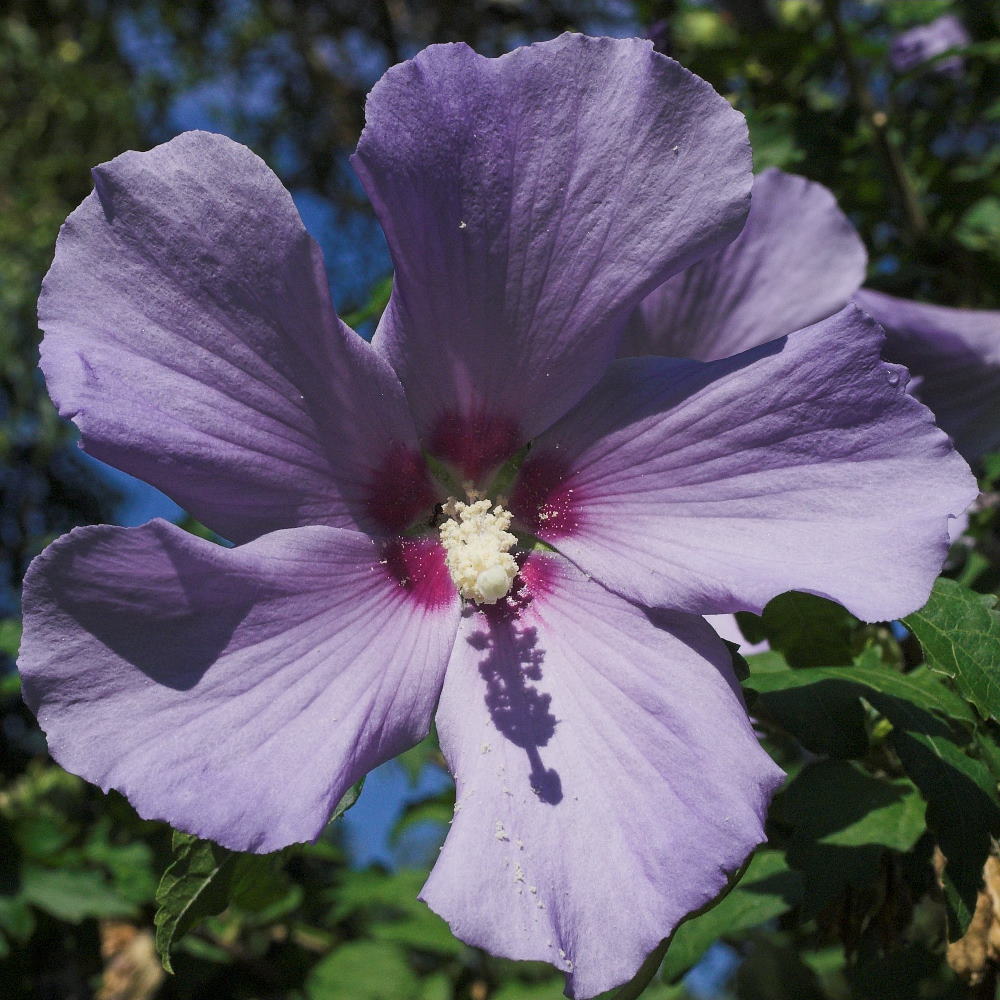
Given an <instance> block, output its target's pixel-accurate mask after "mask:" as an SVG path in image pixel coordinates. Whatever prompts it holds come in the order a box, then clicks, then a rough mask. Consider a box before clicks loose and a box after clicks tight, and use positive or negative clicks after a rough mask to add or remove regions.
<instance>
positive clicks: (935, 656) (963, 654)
mask: <svg viewBox="0 0 1000 1000" xmlns="http://www.w3.org/2000/svg"><path fill="white" fill-rule="evenodd" d="M906 624H907V625H909V627H910V628H911V629H912V630H913V633H914V635H916V637H917V638H918V639H919V640H920V645H921V647H922V648H923V651H924V656H925V657H926V659H927V664H928V665H929V666H930V668H931V669H932V670H937V671H940V672H941V673H943V674H947V676H949V677H952V678H954V679H955V684H956V686H957V688H958V690H959V691H960V692H961V694H962V696H963V697H965V698H967V699H968V700H969V701H970V702H972V704H973V705H975V706H976V708H977V709H978V710H979V714H980V715H981V716H982V717H983V718H984V719H993V720H994V721H997V720H998V719H1000V612H998V611H997V598H996V597H995V596H994V595H993V594H976V593H973V592H972V591H971V590H967V589H965V588H964V587H961V586H959V585H958V584H957V583H955V581H954V580H945V579H942V580H938V582H937V583H936V584H935V586H934V592H933V594H931V599H930V600H929V601H928V602H927V604H926V605H925V606H924V607H923V608H922V609H921V610H920V611H915V612H914V613H913V614H912V615H910V616H909V617H908V618H907V619H906Z"/></svg>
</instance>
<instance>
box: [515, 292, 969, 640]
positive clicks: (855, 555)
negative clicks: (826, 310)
mask: <svg viewBox="0 0 1000 1000" xmlns="http://www.w3.org/2000/svg"><path fill="white" fill-rule="evenodd" d="M881 342H882V331H881V328H880V327H879V326H878V325H877V324H876V323H874V322H873V321H872V320H870V319H868V318H867V317H866V316H865V315H864V314H863V313H862V312H860V310H858V309H855V308H854V307H849V308H847V309H845V310H843V311H842V312H840V313H838V314H837V315H836V316H833V317H831V318H830V319H828V320H824V321H823V322H822V323H818V324H817V325H815V326H813V327H809V328H807V329H806V330H801V331H799V332H797V333H795V334H793V335H792V336H790V337H787V338H785V339H783V340H778V341H773V342H772V343H770V344H765V345H763V346H762V347H758V348H754V349H753V350H752V351H748V352H746V353H744V354H741V355H737V356H736V357H734V358H730V359H727V360H724V361H713V362H708V363H701V362H697V361H677V360H672V359H668V358H630V359H624V360H622V361H618V362H616V363H615V365H613V366H612V368H611V369H610V370H609V372H608V374H607V376H606V377H605V378H604V380H603V381H602V382H601V384H600V385H598V386H597V388H596V389H594V390H593V392H591V393H590V394H589V395H588V396H587V397H586V398H585V399H584V400H583V401H582V402H581V403H580V405H579V406H578V407H577V408H576V409H575V410H574V411H573V412H572V413H570V414H568V415H567V416H566V417H565V419H564V420H562V421H561V422H560V423H559V424H557V425H556V426H555V427H553V428H552V429H551V430H550V431H549V432H547V433H546V434H545V435H543V436H542V437H541V438H540V439H539V440H538V441H537V442H535V445H534V447H533V449H532V452H531V454H530V457H529V459H528V461H526V462H525V464H524V466H523V467H522V470H521V476H520V480H519V483H518V484H517V486H516V489H515V491H514V496H513V497H512V501H511V505H510V509H511V510H512V511H513V512H514V514H515V516H516V517H517V518H519V519H520V520H521V523H522V525H524V526H525V527H527V528H528V529H529V530H532V531H534V532H536V533H537V534H538V535H539V536H540V537H541V538H543V539H544V540H545V541H547V542H550V543H551V544H553V545H554V546H556V547H557V548H558V549H559V550H560V551H561V552H563V553H564V554H565V555H567V556H568V557H569V558H570V559H572V560H573V561H574V562H576V563H577V565H579V566H580V567H582V568H583V569H584V571H586V572H587V573H591V574H593V576H594V577H595V578H596V579H598V580H599V581H601V582H602V583H604V584H606V585H607V586H610V587H612V588H613V589H615V590H617V591H618V592H619V593H621V594H624V595H625V596H626V597H628V598H629V599H630V600H635V601H637V602H639V603H644V604H652V605H657V606H665V607H671V608H676V609H677V610H681V611H691V612H695V613H699V612H700V613H704V614H718V613H721V612H726V611H738V610H741V609H742V610H747V611H755V612H759V611H760V610H761V609H762V608H763V606H764V605H765V604H766V603H767V601H768V600H770V599H771V598H772V597H774V596H775V595H777V594H780V593H783V592H785V591H788V590H802V591H808V592H810V593H815V594H819V595H822V596H824V597H829V598H832V599H833V600H836V601H840V602H841V603H842V604H844V605H845V606H846V607H847V608H849V609H850V610H851V611H852V612H854V613H855V614H856V615H858V616H859V617H861V618H865V619H867V620H869V621H875V620H883V619H890V618H896V617H900V616H902V615H904V614H907V613H909V612H910V611H912V610H913V609H914V608H918V607H920V606H921V605H922V604H923V603H924V602H925V601H926V599H927V596H928V593H929V591H930V588H931V585H932V583H933V581H934V578H935V576H936V575H937V573H938V571H939V570H940V568H941V564H942V562H943V560H944V557H945V552H946V549H947V543H948V534H947V517H948V516H949V515H956V514H959V513H961V512H962V511H963V510H964V509H965V507H967V506H968V504H969V503H971V502H972V500H973V499H974V498H975V496H976V487H975V481H974V480H973V478H972V476H971V475H970V473H969V470H968V467H967V466H966V464H965V462H964V461H963V460H962V459H961V458H960V457H959V456H958V455H957V454H956V453H955V452H954V451H953V450H952V448H951V445H950V444H949V442H948V439H947V437H946V436H945V435H944V434H943V433H942V432H941V431H939V430H938V429H937V428H936V427H935V426H934V422H933V419H932V416H931V414H930V412H929V411H928V410H926V409H925V408H924V407H923V406H921V405H920V404H919V403H918V402H917V401H916V400H915V399H914V398H913V397H912V396H910V395H909V394H908V393H907V392H906V372H905V370H904V369H901V368H898V367H896V366H893V365H888V364H885V363H884V362H882V361H881V360H880V358H879V349H880V347H881ZM831 344H835V345H836V349H835V350H834V349H832V348H831Z"/></svg>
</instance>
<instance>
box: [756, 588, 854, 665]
mask: <svg viewBox="0 0 1000 1000" xmlns="http://www.w3.org/2000/svg"><path fill="white" fill-rule="evenodd" d="M736 618H737V620H738V622H739V626H740V630H741V631H742V632H743V634H744V635H745V636H746V637H747V639H748V640H749V641H750V642H763V641H764V640H765V639H766V640H767V641H768V642H769V643H770V645H771V649H773V650H776V651H777V652H779V653H782V654H784V657H785V659H786V660H787V661H788V663H789V665H790V666H793V667H816V666H821V665H823V666H830V665H833V664H838V663H844V664H847V663H850V662H851V659H852V656H853V652H852V650H853V637H854V630H855V628H856V626H857V624H858V620H857V619H856V618H855V617H854V616H853V615H852V614H851V613H850V612H849V611H846V610H845V609H844V608H842V607H841V606H840V605H839V604H835V603H834V602H833V601H828V600H826V599H825V598H822V597H816V596H814V595H813V594H799V593H789V594H781V595H780V596H779V597H776V598H774V600H773V601H771V602H770V603H769V604H768V605H767V607H766V608H764V611H763V614H761V616H760V617H759V618H758V617H757V616H756V615H751V614H745V613H740V614H738V615H737V616H736Z"/></svg>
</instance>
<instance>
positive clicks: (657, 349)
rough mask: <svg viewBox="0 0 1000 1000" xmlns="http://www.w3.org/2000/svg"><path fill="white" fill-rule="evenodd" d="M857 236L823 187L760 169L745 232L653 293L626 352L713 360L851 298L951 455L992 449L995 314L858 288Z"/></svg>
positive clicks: (999, 436) (861, 268)
mask: <svg viewBox="0 0 1000 1000" xmlns="http://www.w3.org/2000/svg"><path fill="white" fill-rule="evenodd" d="M866 263H867V253H866V251H865V248H864V244H863V243H862V242H861V237H860V236H858V234H857V232H856V230H855V229H854V227H853V226H852V225H851V223H850V222H849V221H848V219H847V217H846V216H845V215H844V214H843V212H841V211H840V209H839V208H838V207H837V203H836V201H835V199H834V197H833V195H832V194H831V193H830V192H829V191H828V190H827V189H826V188H824V187H823V186H822V185H820V184H815V183H813V182H811V181H807V180H806V179H805V178H802V177H795V176H793V175H791V174H785V173H782V172H781V171H780V170H774V169H771V170H765V171H764V172H763V173H761V174H759V175H758V176H757V177H756V178H755V181H754V188H753V199H752V204H751V207H750V214H749V217H748V219H747V224H746V226H745V227H744V229H743V231H742V233H741V234H740V235H739V237H737V239H735V240H733V242H732V243H730V244H729V245H728V246H727V247H726V248H725V249H724V250H723V251H722V252H721V253H719V254H716V255H714V256H711V257H706V258H705V259H704V260H702V261H700V262H699V263H698V264H697V265H695V266H694V267H692V268H689V269H688V270H687V271H685V272H684V273H682V274H679V275H676V276H675V277H673V278H671V279H670V280H669V281H667V282H665V283H664V284H663V285H661V286H660V287H659V288H657V289H656V290H655V291H654V292H652V293H651V294H650V295H649V296H648V297H647V298H646V299H645V300H644V301H643V302H642V303H641V305H640V306H639V308H638V309H637V310H636V312H635V313H634V314H633V316H632V319H631V320H630V322H629V327H628V330H627V332H626V336H625V339H624V341H623V347H622V353H623V354H625V355H643V354H662V355H668V356H671V357H683V358H696V359H698V360H703V361H715V360H718V359H721V358H725V357H728V356H730V355H733V354H738V353H739V352H741V351H745V350H747V349H749V348H751V347H758V346H759V345H762V344H765V343H767V342H768V341H769V340H771V339H772V338H774V337H776V336H783V335H786V334H790V333H793V332H794V331H796V330H798V329H799V328H800V327H804V326H807V325H809V324H810V323H816V322H818V321H820V320H824V319H826V318H827V317H830V316H833V315H835V314H836V313H838V311H839V310H841V309H843V308H844V307H845V306H846V305H847V304H848V303H849V302H854V303H856V304H857V305H858V306H860V307H861V308H862V309H863V310H864V311H865V312H866V313H868V314H869V315H870V316H872V317H874V319H876V320H877V321H878V322H879V323H880V324H881V325H882V326H883V327H885V329H886V331H887V339H886V342H885V347H884V350H883V353H884V356H885V357H886V359H887V360H889V361H892V362H894V363H896V364H901V365H905V366H906V367H907V368H909V370H910V372H911V373H912V375H913V379H912V381H911V382H910V385H909V388H910V390H911V391H912V392H913V393H914V394H915V395H916V396H918V397H919V398H920V399H921V400H922V401H923V402H924V403H926V404H927V406H929V407H930V408H931V409H932V410H933V411H934V414H935V416H936V417H937V421H938V424H939V425H940V426H941V427H942V428H943V429H944V430H945V431H947V433H949V434H950V435H951V436H952V438H953V439H954V442H955V447H956V448H957V449H958V450H959V451H960V452H961V453H962V454H963V455H965V457H966V458H968V459H970V460H972V459H974V458H977V457H978V456H980V455H982V454H984V453H985V452H987V451H991V450H994V449H997V448H1000V312H991V311H987V310H971V309H949V308H944V307H942V306H932V305H925V304H923V303H918V302H908V301H906V300H904V299H897V298H894V297H892V296H889V295H884V294H882V293H881V292H874V291H870V290H869V289H863V288H861V287H860V286H861V282H862V281H863V280H864V277H865V267H866Z"/></svg>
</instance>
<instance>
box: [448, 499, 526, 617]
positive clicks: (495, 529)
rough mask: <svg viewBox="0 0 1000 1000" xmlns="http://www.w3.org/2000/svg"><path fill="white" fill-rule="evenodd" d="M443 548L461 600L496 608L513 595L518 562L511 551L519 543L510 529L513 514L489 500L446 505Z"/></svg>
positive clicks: (453, 501) (452, 500)
mask: <svg viewBox="0 0 1000 1000" xmlns="http://www.w3.org/2000/svg"><path fill="white" fill-rule="evenodd" d="M443 510H444V514H445V515H446V520H445V521H444V522H443V523H442V524H441V528H440V532H441V544H442V545H443V546H444V549H445V553H446V554H445V562H446V564H447V566H448V572H449V573H450V574H451V578H452V581H453V582H454V584H455V587H456V588H457V589H458V592H459V594H461V595H462V597H464V598H466V599H467V600H470V601H475V602H476V603H477V604H496V602H497V601H499V600H500V599H501V598H502V597H506V596H507V594H508V593H510V588H511V586H512V585H513V583H514V578H515V577H516V576H517V562H516V561H515V559H514V557H513V556H512V555H511V554H510V550H511V549H512V548H513V547H514V545H515V544H516V543H517V539H516V538H515V537H514V535H512V534H511V533H510V532H509V531H508V530H507V529H508V528H509V527H510V521H511V514H510V511H508V510H504V508H503V507H500V506H499V505H497V506H494V505H493V504H492V503H491V501H489V500H477V501H475V502H474V503H469V504H466V503H463V502H462V501H461V500H455V499H449V500H448V502H447V503H446V504H445V505H444V508H443Z"/></svg>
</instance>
